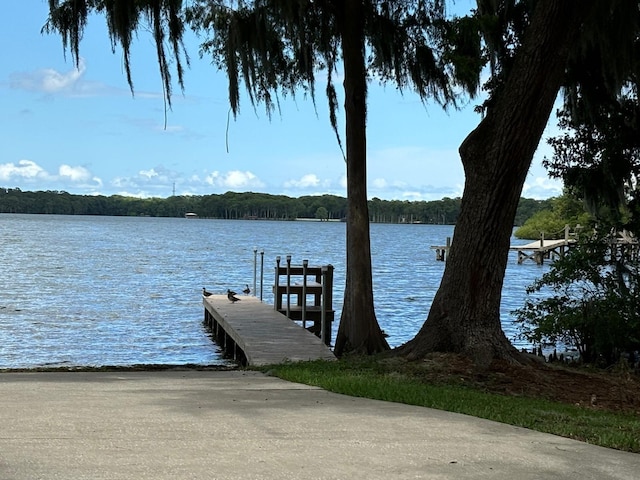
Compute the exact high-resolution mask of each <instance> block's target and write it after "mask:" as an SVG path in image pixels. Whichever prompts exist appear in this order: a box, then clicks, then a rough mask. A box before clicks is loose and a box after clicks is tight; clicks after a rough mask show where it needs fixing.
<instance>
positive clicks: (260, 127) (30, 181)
mask: <svg viewBox="0 0 640 480" xmlns="http://www.w3.org/2000/svg"><path fill="white" fill-rule="evenodd" d="M473 3H474V2H472V1H471V0H458V2H457V4H456V5H457V7H456V8H459V9H461V11H464V6H465V5H466V6H469V7H470V6H471V5H472V4H473ZM47 13H48V2H47V1H46V0H23V1H20V2H10V3H8V4H7V5H6V7H5V12H4V15H2V16H1V17H0V36H2V37H3V38H4V40H3V42H2V43H3V45H5V48H4V49H3V52H4V53H3V59H2V62H0V105H1V106H2V107H1V108H2V115H0V130H1V131H2V132H3V135H2V138H3V141H2V148H1V149H0V187H7V188H16V187H17V188H20V189H22V190H64V191H67V192H70V193H74V194H83V195H92V194H102V195H113V194H121V195H131V196H138V197H167V196H170V195H171V194H172V193H173V191H174V188H175V193H176V194H177V195H183V194H186V195H208V194H212V193H217V194H219V193H224V192H227V191H237V192H246V191H254V192H265V193H271V194H283V195H289V196H293V197H298V196H301V195H318V194H325V193H328V194H335V195H341V196H345V195H346V189H345V163H344V160H343V158H342V153H341V151H340V148H339V146H338V144H337V142H336V139H335V136H334V133H333V131H332V129H331V128H330V125H329V121H328V114H327V107H326V99H325V97H324V85H323V84H322V83H321V82H320V81H319V85H318V92H317V96H316V107H315V108H314V106H313V104H312V102H311V101H310V100H309V99H305V98H304V97H303V96H298V97H297V98H296V99H295V100H293V99H291V98H284V99H281V111H280V112H279V113H278V112H276V113H275V114H274V115H273V116H272V118H271V120H269V118H268V117H267V115H266V114H265V112H264V109H263V107H262V106H261V105H258V106H257V108H255V109H254V108H253V107H252V105H251V104H250V102H249V101H248V99H247V98H246V97H243V99H242V100H241V106H240V108H241V111H240V114H239V116H238V117H237V118H236V119H235V120H234V119H233V118H232V117H231V118H230V120H229V122H228V119H229V106H228V101H227V80H226V76H225V74H224V73H223V72H220V71H218V70H217V68H216V67H214V66H212V65H211V64H210V62H209V60H207V59H200V57H199V55H198V46H199V41H198V39H197V38H196V37H195V36H194V35H191V34H190V35H189V38H188V39H187V45H186V46H187V50H188V52H189V54H190V58H191V67H190V68H189V69H188V70H187V72H186V76H185V84H186V85H185V86H186V88H185V91H184V94H182V93H181V91H180V89H179V87H178V86H177V85H175V87H174V97H173V109H172V110H170V111H169V112H168V117H167V126H166V128H165V127H164V121H165V118H164V115H165V113H164V103H163V96H162V84H161V81H160V76H159V74H158V67H157V63H156V60H155V56H154V50H153V48H154V47H153V45H152V42H151V39H150V36H149V35H148V34H147V33H146V32H142V33H141V34H140V35H139V36H138V39H137V41H136V43H135V45H134V46H133V54H132V63H133V81H134V88H135V89H134V94H133V96H132V94H131V91H130V89H129V86H128V84H127V82H126V76H125V74H124V69H123V61H122V55H121V52H120V51H119V50H116V53H115V54H113V53H112V51H111V44H110V41H109V39H108V35H107V31H106V27H105V25H104V20H103V18H101V17H95V18H92V19H91V20H90V22H89V25H88V28H87V30H86V32H85V36H84V40H83V42H82V44H81V50H80V53H81V56H82V61H81V62H80V65H78V66H77V68H76V65H74V63H73V61H72V58H71V57H70V55H69V54H68V53H67V54H66V58H65V52H64V50H63V47H62V42H61V39H60V38H59V37H58V36H57V35H48V34H42V33H41V32H40V31H41V28H42V26H43V25H44V23H45V21H46V18H47ZM336 86H338V87H339V86H340V81H339V80H338V81H337V82H336ZM476 103H478V101H471V102H469V104H468V105H467V106H466V107H465V108H463V109H462V110H461V111H456V110H450V111H448V112H444V111H443V110H442V109H441V108H440V107H439V106H438V105H436V104H426V105H425V104H423V103H421V102H420V100H419V98H418V97H417V95H415V94H413V93H412V92H410V91H407V92H405V93H404V94H400V93H398V92H397V90H396V89H395V87H393V86H392V85H387V86H386V87H385V86H380V85H378V84H377V83H376V82H373V83H371V85H370V87H369V112H368V124H367V126H368V196H369V198H373V197H379V198H382V199H398V200H412V201H413V200H438V199H441V198H443V197H445V196H448V197H457V196H460V195H461V194H462V189H463V185H464V173H463V169H462V165H461V163H460V159H459V156H458V153H457V150H458V146H459V145H460V143H461V142H462V140H463V139H464V138H465V136H466V135H467V134H468V133H469V132H470V131H471V130H472V129H473V128H474V127H475V126H476V125H477V124H478V122H479V120H480V117H479V116H478V115H477V114H476V113H474V112H473V106H474V105H475V104H476ZM339 114H340V116H339V125H340V128H341V129H343V127H344V117H343V114H344V110H343V109H342V108H341V110H340V112H339ZM553 123H554V122H553V121H552V122H551V123H550V125H549V127H548V128H547V132H546V133H545V135H547V136H548V135H549V133H553V132H554V131H555V127H554V125H553ZM341 133H342V131H341ZM227 143H228V147H227ZM549 153H550V150H549V148H548V147H547V146H546V143H545V142H544V140H543V141H542V142H541V145H540V148H539V151H538V152H537V154H536V158H535V160H534V164H533V166H532V168H531V171H530V172H529V175H528V177H527V182H526V185H525V189H524V192H523V196H525V197H529V198H539V199H540V198H548V197H550V196H556V195H559V194H560V193H561V184H559V183H558V182H556V181H552V180H550V179H549V178H548V176H547V174H546V171H545V170H544V168H543V167H542V166H541V165H540V160H541V159H542V158H543V156H544V155H549Z"/></svg>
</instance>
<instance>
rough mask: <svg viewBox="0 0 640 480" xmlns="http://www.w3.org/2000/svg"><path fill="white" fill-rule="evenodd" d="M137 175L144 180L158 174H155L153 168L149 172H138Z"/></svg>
mask: <svg viewBox="0 0 640 480" xmlns="http://www.w3.org/2000/svg"><path fill="white" fill-rule="evenodd" d="M138 173H139V174H140V176H142V177H146V178H153V177H157V176H158V172H156V171H155V169H153V168H152V169H151V170H140V172H138Z"/></svg>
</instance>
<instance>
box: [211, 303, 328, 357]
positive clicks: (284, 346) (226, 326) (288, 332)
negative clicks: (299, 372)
mask: <svg viewBox="0 0 640 480" xmlns="http://www.w3.org/2000/svg"><path fill="white" fill-rule="evenodd" d="M239 298H240V301H239V302H236V303H231V302H230V301H229V300H228V299H227V296H226V295H211V296H209V297H203V298H202V301H203V304H204V322H205V324H206V325H207V327H209V328H210V329H211V332H212V334H213V337H214V339H215V340H216V342H217V343H218V345H220V346H221V347H222V348H223V350H224V351H225V354H226V355H227V356H228V357H230V358H233V359H234V360H236V361H237V362H238V363H240V364H241V365H251V366H260V365H273V364H278V363H283V362H296V361H307V360H319V359H322V360H335V359H336V357H335V355H334V354H333V352H332V351H331V349H330V348H329V347H328V346H327V345H325V344H324V343H323V342H322V340H320V338H318V337H317V336H315V335H314V334H313V333H311V332H309V331H308V330H306V329H304V328H302V327H301V326H300V325H298V324H296V322H294V321H292V320H290V319H288V318H287V317H286V316H285V315H283V314H281V313H279V312H277V311H276V310H274V308H273V306H272V305H269V304H266V303H262V302H261V301H260V300H258V299H257V298H256V297H251V296H240V297H239Z"/></svg>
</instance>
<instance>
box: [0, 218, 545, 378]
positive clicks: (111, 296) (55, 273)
mask: <svg viewBox="0 0 640 480" xmlns="http://www.w3.org/2000/svg"><path fill="white" fill-rule="evenodd" d="M452 232H453V227H451V226H438V225H385V224H373V225H372V226H371V243H372V262H373V276H374V297H375V302H376V314H377V317H378V321H379V322H380V325H381V327H382V328H383V329H384V330H385V331H386V332H387V333H389V334H390V337H389V342H390V344H391V345H392V346H397V345H400V344H402V343H404V342H406V341H407V340H409V339H410V338H412V337H413V336H414V335H415V333H416V332H417V331H418V330H419V328H420V327H421V326H422V324H423V322H424V320H425V318H426V315H427V312H428V310H429V307H430V304H431V301H432V299H433V296H434V294H435V292H436V290H437V288H438V285H439V282H440V278H441V276H442V271H443V268H444V264H443V263H442V262H437V261H436V260H435V253H434V252H433V251H432V250H431V249H430V246H431V245H436V244H443V243H444V241H445V239H446V237H447V236H451V235H452ZM256 249H257V255H256V254H255V250H256ZM261 251H264V270H263V275H262V277H263V279H264V285H263V295H264V301H265V302H268V303H272V302H273V295H272V292H271V285H272V284H273V280H274V279H273V267H274V266H275V257H276V256H277V255H280V256H282V257H283V258H284V256H286V255H292V263H294V264H300V263H301V262H302V260H303V259H308V260H309V262H310V264H313V265H323V264H333V265H334V267H335V271H334V272H335V273H334V308H335V310H336V311H337V317H338V318H339V312H340V310H341V308H342V298H343V293H344V275H345V271H344V269H345V267H344V265H345V225H344V224H343V223H334V222H329V223H327V222H322V223H319V222H268V221H224V220H186V219H165V218H129V217H88V216H49V215H6V214H5V215H0V258H2V266H3V276H2V289H1V291H0V368H6V367H34V366H40V365H132V364H143V363H145V364H159V363H171V364H185V363H193V364H217V363H225V360H223V359H222V358H221V355H220V352H219V349H218V348H217V347H216V345H214V344H213V343H212V342H211V340H210V338H209V337H208V336H207V334H206V332H205V330H204V329H203V326H202V316H203V311H202V302H201V289H202V287H203V286H206V287H207V289H209V290H211V291H214V292H220V293H222V292H225V291H226V289H227V288H232V289H239V290H242V288H243V287H244V285H245V284H247V283H248V284H249V285H251V286H253V280H254V257H255V258H256V259H257V263H256V265H255V274H256V277H257V284H258V289H259V286H260V278H261V265H260V258H261V255H260V252H261ZM543 268H544V267H539V266H537V265H533V264H530V265H517V264H516V260H515V256H514V257H513V258H510V261H509V268H508V269H507V277H506V280H505V290H504V292H503V306H502V317H503V328H504V329H505V331H506V333H507V336H508V337H510V338H512V337H513V335H514V334H515V331H514V330H513V328H512V326H511V319H510V317H509V312H510V311H511V310H513V309H514V308H518V307H520V306H521V305H522V302H523V299H524V297H525V293H524V288H525V286H526V285H528V284H529V283H531V281H532V280H533V279H534V278H535V277H536V276H538V275H540V274H541V273H542V269H543ZM336 331H337V325H336V326H335V327H334V335H335V332H336Z"/></svg>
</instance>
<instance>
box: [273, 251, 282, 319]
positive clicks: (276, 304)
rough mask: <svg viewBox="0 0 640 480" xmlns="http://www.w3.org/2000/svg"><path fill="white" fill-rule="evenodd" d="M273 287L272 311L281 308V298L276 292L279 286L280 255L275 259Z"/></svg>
mask: <svg viewBox="0 0 640 480" xmlns="http://www.w3.org/2000/svg"><path fill="white" fill-rule="evenodd" d="M274 285H275V287H274V289H273V294H274V296H273V309H274V310H278V309H279V308H282V297H281V296H280V293H279V292H278V287H279V286H280V255H278V256H277V257H276V280H275V282H274Z"/></svg>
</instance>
